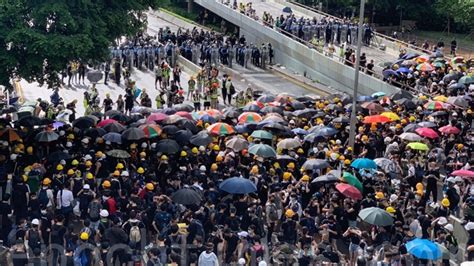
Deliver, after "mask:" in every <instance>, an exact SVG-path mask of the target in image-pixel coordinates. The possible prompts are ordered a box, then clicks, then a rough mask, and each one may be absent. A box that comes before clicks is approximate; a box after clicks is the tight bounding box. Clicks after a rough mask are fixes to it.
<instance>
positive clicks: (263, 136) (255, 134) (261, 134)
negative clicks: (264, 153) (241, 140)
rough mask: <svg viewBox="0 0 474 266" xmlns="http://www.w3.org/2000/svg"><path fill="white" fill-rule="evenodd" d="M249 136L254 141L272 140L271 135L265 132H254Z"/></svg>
mask: <svg viewBox="0 0 474 266" xmlns="http://www.w3.org/2000/svg"><path fill="white" fill-rule="evenodd" d="M250 136H252V138H256V139H272V138H273V135H272V133H270V132H268V131H265V130H255V131H254V132H253V133H252V135H250Z"/></svg>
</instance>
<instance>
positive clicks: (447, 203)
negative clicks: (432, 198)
mask: <svg viewBox="0 0 474 266" xmlns="http://www.w3.org/2000/svg"><path fill="white" fill-rule="evenodd" d="M441 205H443V206H444V207H449V205H451V203H450V202H449V199H448V198H444V199H443V200H441Z"/></svg>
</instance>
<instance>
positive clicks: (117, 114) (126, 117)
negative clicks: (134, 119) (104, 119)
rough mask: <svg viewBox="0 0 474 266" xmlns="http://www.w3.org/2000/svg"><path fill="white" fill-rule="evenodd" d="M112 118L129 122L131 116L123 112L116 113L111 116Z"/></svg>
mask: <svg viewBox="0 0 474 266" xmlns="http://www.w3.org/2000/svg"><path fill="white" fill-rule="evenodd" d="M109 118H110V119H114V120H115V121H118V122H121V123H127V122H129V121H130V117H128V116H126V115H124V114H122V113H114V114H112V115H110V116H109Z"/></svg>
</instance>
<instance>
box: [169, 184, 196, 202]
mask: <svg viewBox="0 0 474 266" xmlns="http://www.w3.org/2000/svg"><path fill="white" fill-rule="evenodd" d="M171 200H172V201H173V202H174V203H178V204H182V205H200V204H201V201H202V197H201V195H200V194H199V193H198V192H197V191H196V190H194V189H190V188H182V189H180V190H178V191H176V192H175V193H173V195H171Z"/></svg>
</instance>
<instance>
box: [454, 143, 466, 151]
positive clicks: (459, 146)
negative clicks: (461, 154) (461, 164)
mask: <svg viewBox="0 0 474 266" xmlns="http://www.w3.org/2000/svg"><path fill="white" fill-rule="evenodd" d="M456 147H457V149H458V150H462V148H464V145H463V144H461V143H459V144H458V145H457V146H456Z"/></svg>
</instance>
